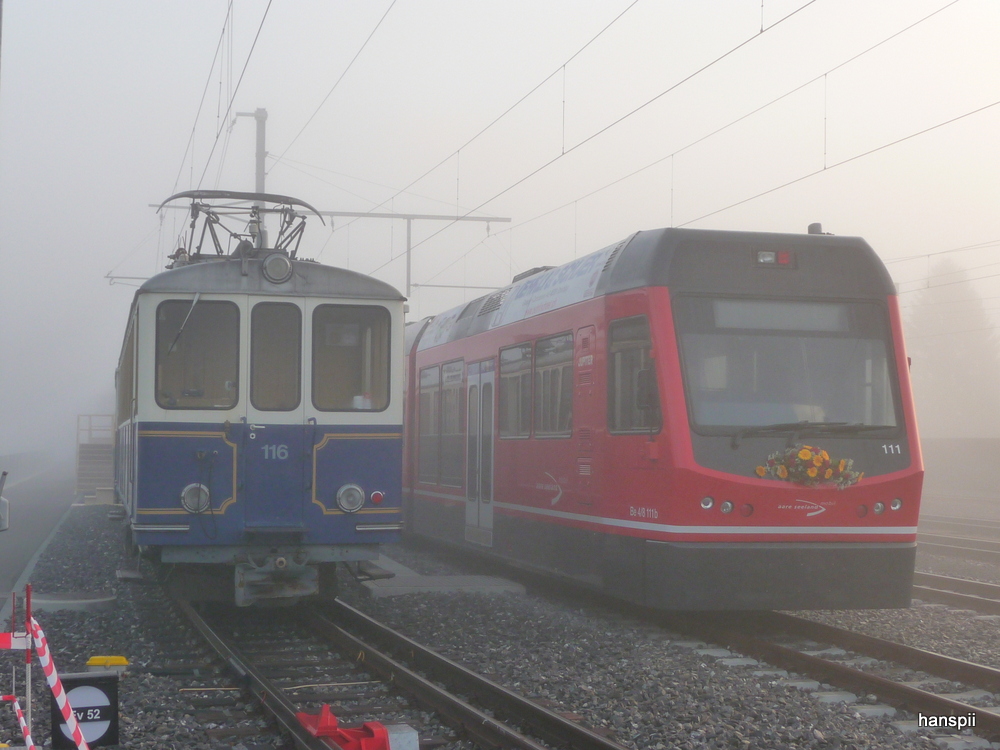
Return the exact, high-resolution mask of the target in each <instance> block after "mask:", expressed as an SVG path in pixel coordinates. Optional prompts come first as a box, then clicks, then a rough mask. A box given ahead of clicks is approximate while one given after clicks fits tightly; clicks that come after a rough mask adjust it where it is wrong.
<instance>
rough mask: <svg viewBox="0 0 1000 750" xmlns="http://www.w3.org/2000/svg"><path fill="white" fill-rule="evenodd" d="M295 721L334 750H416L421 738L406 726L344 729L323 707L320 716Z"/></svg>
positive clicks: (326, 706)
mask: <svg viewBox="0 0 1000 750" xmlns="http://www.w3.org/2000/svg"><path fill="white" fill-rule="evenodd" d="M295 718H297V719H298V720H299V722H300V723H301V724H302V726H304V727H305V728H306V730H307V731H308V732H309V733H310V734H311V735H312V736H313V737H318V738H319V739H321V740H323V741H324V742H326V744H328V745H329V746H330V747H332V748H341V749H342V750H417V748H418V747H419V746H420V737H419V736H418V735H417V730H416V729H414V728H413V727H411V726H408V725H406V724H382V723H380V722H377V721H367V722H365V723H364V724H362V725H361V726H360V727H353V728H346V727H345V728H341V726H340V723H339V722H338V721H337V717H336V716H334V714H333V712H332V711H331V710H330V706H329V704H326V703H324V704H323V707H322V708H321V709H320V711H319V714H307V713H298V714H295Z"/></svg>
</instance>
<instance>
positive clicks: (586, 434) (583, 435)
mask: <svg viewBox="0 0 1000 750" xmlns="http://www.w3.org/2000/svg"><path fill="white" fill-rule="evenodd" d="M576 434H577V435H579V436H580V440H590V439H591V438H592V437H593V434H592V433H591V431H590V428H589V427H581V428H580V429H579V430H577V433H576Z"/></svg>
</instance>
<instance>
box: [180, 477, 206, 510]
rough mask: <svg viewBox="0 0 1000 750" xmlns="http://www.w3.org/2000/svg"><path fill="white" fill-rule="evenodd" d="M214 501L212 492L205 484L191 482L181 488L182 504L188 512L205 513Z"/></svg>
mask: <svg viewBox="0 0 1000 750" xmlns="http://www.w3.org/2000/svg"><path fill="white" fill-rule="evenodd" d="M211 502H212V493H211V492H209V491H208V487H206V486H205V485H203V484H197V483H194V484H189V485H188V486H187V487H185V488H184V489H183V490H181V505H182V506H184V510H186V511H187V512H188V513H204V512H205V511H206V510H208V509H209V507H210V505H211Z"/></svg>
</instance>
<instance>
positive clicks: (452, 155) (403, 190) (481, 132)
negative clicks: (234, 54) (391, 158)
mask: <svg viewBox="0 0 1000 750" xmlns="http://www.w3.org/2000/svg"><path fill="white" fill-rule="evenodd" d="M639 1H640V0H633V1H632V2H631V3H630V4H629V5H628V6H627V7H626V8H625V9H624V10H622V11H621V13H619V14H618V15H617V16H615V17H614V18H613V19H611V21H610V22H608V23H607V24H606V25H605V26H604V27H603V28H602V29H601V30H600V31H598V32H597V34H595V35H594V36H593V37H591V38H590V40H589V41H587V42H586V43H585V44H584V45H583V46H582V47H580V48H579V49H578V50H577V51H576V52H574V53H573V54H572V55H570V56H569V57H568V58H567V59H566V60H565V61H564V62H563V63H561V64H560V65H559V67H558V68H556V69H555V70H554V71H552V72H551V73H549V74H548V75H547V76H545V78H543V79H542V80H541V81H539V82H538V83H537V84H535V85H534V86H533V87H532V88H531V89H530V90H529V91H528V92H527V93H526V94H524V95H523V96H521V97H520V98H519V99H518V100H517V101H515V102H514V103H513V104H511V105H510V106H509V107H507V109H505V110H504V111H503V112H501V113H500V114H499V115H497V116H496V117H494V118H493V119H492V120H491V121H490V122H489V123H487V124H486V125H485V126H484V127H483V128H481V129H480V130H479V131H478V132H477V133H476V134H475V135H473V136H472V137H471V138H469V139H468V140H467V141H465V143H463V144H462V145H461V146H459V147H458V148H456V149H455V150H454V151H452V152H451V153H449V154H448V155H447V156H446V157H444V158H443V159H441V161H439V162H438V163H437V164H435V165H434V166H433V167H431V168H430V169H428V170H427V171H425V172H424V173H423V174H421V175H420V176H419V177H416V178H415V179H413V180H411V181H410V182H409V183H408V184H407V185H406V186H405V187H403V188H400V189H399V190H398V191H397V192H396V193H395V194H393V195H391V196H390V197H388V198H386V199H385V200H384V201H382V202H381V203H379V204H378V205H377V206H375V208H373V209H372V210H375V209H378V208H382V207H383V206H385V204H386V203H389V202H390V201H392V200H394V199H395V198H397V197H399V196H400V195H402V194H403V193H406V192H407V191H408V190H409V189H410V188H412V187H413V186H414V185H416V184H417V183H418V182H420V181H421V180H423V179H424V178H425V177H427V176H428V175H430V174H432V173H433V172H435V171H436V170H438V169H440V168H441V167H442V166H444V165H445V164H447V163H448V162H449V161H451V160H452V159H453V158H455V157H456V156H457V155H458V153H459V152H461V151H462V149H464V148H467V147H469V146H470V145H472V144H473V143H475V142H476V141H477V140H478V139H479V138H480V137H482V136H483V135H485V134H486V132H487V131H489V130H490V129H491V128H493V126H494V125H496V124H497V123H499V122H500V121H501V120H503V119H504V118H505V117H506V116H507V115H509V114H510V113H511V112H513V111H514V110H515V109H516V108H517V107H519V106H520V105H521V104H522V103H524V102H525V101H526V100H527V99H528V98H530V97H531V95H532V94H534V93H535V92H536V91H538V90H539V89H540V88H541V87H542V86H544V85H545V84H546V83H548V82H549V81H551V80H552V79H553V78H554V77H555V76H556V75H558V74H559V73H560V71H562V70H564V69H565V67H566V65H568V64H569V63H570V62H572V61H573V60H574V59H575V58H577V57H578V56H579V55H580V54H582V53H583V51H584V50H586V49H587V48H588V47H589V46H590V45H592V44H593V43H594V42H596V41H597V40H598V39H599V38H600V37H601V36H602V35H603V34H604V33H605V32H607V30H608V29H610V28H611V27H612V26H614V25H615V24H616V23H617V22H618V21H619V20H620V19H621V18H622V16H624V15H625V14H626V13H628V12H629V11H630V10H631V9H632V8H634V7H635V6H636V5H637V4H638V3H639ZM812 1H813V2H815V0H812ZM286 150H287V149H286ZM473 210H475V209H473ZM470 213H471V212H470ZM353 223H354V221H349V222H346V223H345V224H344V225H343V226H349V225H350V224H353Z"/></svg>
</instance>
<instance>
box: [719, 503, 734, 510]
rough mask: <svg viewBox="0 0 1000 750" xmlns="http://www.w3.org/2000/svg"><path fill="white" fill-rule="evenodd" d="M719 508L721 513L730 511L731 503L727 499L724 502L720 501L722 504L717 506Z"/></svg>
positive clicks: (731, 508)
mask: <svg viewBox="0 0 1000 750" xmlns="http://www.w3.org/2000/svg"><path fill="white" fill-rule="evenodd" d="M719 510H721V511H722V512H723V513H732V512H733V504H732V503H731V502H729V501H728V500H726V501H725V502H724V503H722V505H720V506H719Z"/></svg>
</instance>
